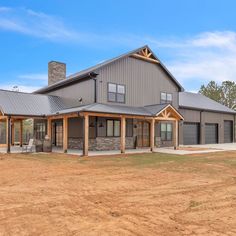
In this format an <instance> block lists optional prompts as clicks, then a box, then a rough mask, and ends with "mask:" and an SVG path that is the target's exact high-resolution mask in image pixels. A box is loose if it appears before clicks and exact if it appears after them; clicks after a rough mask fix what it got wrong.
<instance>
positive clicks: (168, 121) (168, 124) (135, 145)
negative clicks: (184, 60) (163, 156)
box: [0, 104, 183, 156]
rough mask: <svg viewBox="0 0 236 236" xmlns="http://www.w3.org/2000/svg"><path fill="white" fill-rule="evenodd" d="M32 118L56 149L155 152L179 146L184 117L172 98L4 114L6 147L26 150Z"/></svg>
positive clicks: (36, 128) (88, 152) (85, 153)
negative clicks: (151, 102)
mask: <svg viewBox="0 0 236 236" xmlns="http://www.w3.org/2000/svg"><path fill="white" fill-rule="evenodd" d="M132 109H133V110H132ZM29 118H31V119H33V120H34V128H33V138H34V140H37V139H38V140H39V139H41V140H42V139H44V137H45V135H48V136H49V138H50V140H51V142H52V145H53V149H52V151H53V152H63V153H71V154H78V155H83V156H88V155H106V154H119V153H142V152H155V150H156V148H159V147H163V146H172V147H175V148H176V147H177V146H178V145H179V143H178V128H179V121H180V120H183V117H182V116H181V114H180V113H179V112H178V111H177V110H176V109H175V108H174V107H173V106H171V105H170V104H163V105H152V106H147V107H145V108H130V107H125V106H115V105H114V106H111V105H105V104H92V105H87V106H82V107H76V108H73V109H66V110H64V111H60V112H57V113H56V114H51V115H47V116H46V115H44V116H28V115H25V116H23V115H2V116H1V121H2V122H3V123H4V124H5V126H4V125H3V126H2V127H1V135H2V136H4V135H5V138H3V139H2V140H3V142H1V144H0V151H2V150H3V149H4V148H5V150H6V152H8V153H10V152H20V151H21V148H20V147H21V146H22V145H23V144H26V143H27V142H28V140H24V139H23V121H24V120H26V119H29ZM4 127H5V129H4ZM16 127H18V139H17V140H16V136H15V133H16ZM4 130H5V134H4ZM28 139H29V138H28ZM4 140H5V142H4Z"/></svg>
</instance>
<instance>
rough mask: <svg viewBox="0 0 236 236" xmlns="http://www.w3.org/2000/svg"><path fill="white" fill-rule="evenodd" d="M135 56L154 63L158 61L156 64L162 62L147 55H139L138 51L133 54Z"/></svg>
mask: <svg viewBox="0 0 236 236" xmlns="http://www.w3.org/2000/svg"><path fill="white" fill-rule="evenodd" d="M132 56H133V57H135V58H137V59H141V60H144V61H149V62H152V63H156V64H159V63H160V62H159V61H158V60H156V59H152V58H150V57H145V56H142V55H139V54H137V53H135V54H132Z"/></svg>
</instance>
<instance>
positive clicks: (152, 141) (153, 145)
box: [150, 119, 155, 152]
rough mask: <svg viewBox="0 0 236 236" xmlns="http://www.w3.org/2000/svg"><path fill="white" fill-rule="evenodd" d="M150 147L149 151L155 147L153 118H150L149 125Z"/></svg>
mask: <svg viewBox="0 0 236 236" xmlns="http://www.w3.org/2000/svg"><path fill="white" fill-rule="evenodd" d="M150 148H151V151H152V152H153V151H154V148H155V119H152V120H151V126H150Z"/></svg>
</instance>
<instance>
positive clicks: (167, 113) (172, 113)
mask: <svg viewBox="0 0 236 236" xmlns="http://www.w3.org/2000/svg"><path fill="white" fill-rule="evenodd" d="M156 119H157V120H184V117H183V116H182V115H181V114H180V113H179V112H178V111H176V110H175V108H174V107H173V106H171V105H168V106H167V107H165V108H164V110H162V111H160V112H159V113H158V114H156Z"/></svg>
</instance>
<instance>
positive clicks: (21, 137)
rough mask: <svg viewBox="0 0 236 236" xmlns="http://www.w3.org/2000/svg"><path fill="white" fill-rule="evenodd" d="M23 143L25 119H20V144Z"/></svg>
mask: <svg viewBox="0 0 236 236" xmlns="http://www.w3.org/2000/svg"><path fill="white" fill-rule="evenodd" d="M22 145H23V120H20V146H21V147H22Z"/></svg>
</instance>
